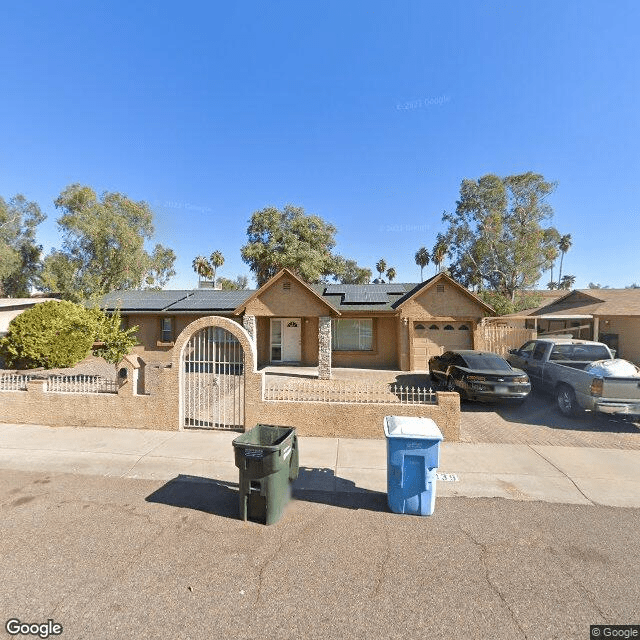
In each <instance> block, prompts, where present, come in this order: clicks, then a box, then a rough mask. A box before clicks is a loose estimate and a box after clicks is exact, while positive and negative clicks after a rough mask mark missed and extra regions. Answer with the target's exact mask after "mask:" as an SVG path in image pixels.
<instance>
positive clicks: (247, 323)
mask: <svg viewBox="0 0 640 640" xmlns="http://www.w3.org/2000/svg"><path fill="white" fill-rule="evenodd" d="M242 326H243V327H244V328H245V329H246V330H247V333H248V334H249V335H250V336H251V338H252V339H253V341H254V343H255V342H256V317H255V316H248V315H247V314H245V315H244V316H242Z"/></svg>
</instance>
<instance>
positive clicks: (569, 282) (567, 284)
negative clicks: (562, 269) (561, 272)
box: [560, 275, 576, 290]
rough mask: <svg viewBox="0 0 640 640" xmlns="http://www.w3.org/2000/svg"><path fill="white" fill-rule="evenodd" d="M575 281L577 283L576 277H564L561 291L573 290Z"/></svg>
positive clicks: (561, 281) (561, 282)
mask: <svg viewBox="0 0 640 640" xmlns="http://www.w3.org/2000/svg"><path fill="white" fill-rule="evenodd" d="M575 281H576V277H575V276H570V275H566V276H562V280H560V289H567V290H569V289H571V287H573V285H574V283H575Z"/></svg>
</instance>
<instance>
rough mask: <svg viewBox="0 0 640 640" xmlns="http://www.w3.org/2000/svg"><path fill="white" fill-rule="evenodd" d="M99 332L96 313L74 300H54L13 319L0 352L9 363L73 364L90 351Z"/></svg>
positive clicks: (0, 342)
mask: <svg viewBox="0 0 640 640" xmlns="http://www.w3.org/2000/svg"><path fill="white" fill-rule="evenodd" d="M96 333H97V323H96V316H95V314H91V313H88V312H87V310H86V309H85V308H84V307H83V306H81V305H78V304H74V303H72V302H65V301H53V300H51V301H48V302H41V303H39V304H36V305H35V306H33V307H32V308H31V309H28V310H27V311H25V312H24V313H21V314H20V315H19V316H18V317H17V318H14V319H13V320H12V321H11V323H10V324H9V331H8V333H7V335H6V336H5V337H4V338H3V339H2V340H0V351H1V352H2V355H3V356H4V359H5V361H6V363H7V364H8V365H9V366H15V367H18V368H24V369H34V368H36V367H45V368H46V369H52V368H57V367H71V366H73V365H74V364H76V363H78V362H80V360H83V359H84V358H85V357H86V356H87V355H88V354H89V351H90V349H91V346H92V345H93V342H94V340H95V337H96Z"/></svg>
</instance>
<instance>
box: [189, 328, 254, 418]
mask: <svg viewBox="0 0 640 640" xmlns="http://www.w3.org/2000/svg"><path fill="white" fill-rule="evenodd" d="M180 394H181V413H182V416H181V424H182V426H183V427H196V428H199V429H242V428H243V427H244V350H243V348H242V345H241V344H240V343H239V342H238V340H237V339H236V337H235V336H234V335H233V334H232V333H231V332H230V331H227V330H226V329H223V328H222V327H206V328H205V329H201V330H200V331H197V332H196V333H194V334H193V336H191V338H190V339H189V342H188V343H187V344H186V346H185V348H184V351H183V356H182V383H181V389H180Z"/></svg>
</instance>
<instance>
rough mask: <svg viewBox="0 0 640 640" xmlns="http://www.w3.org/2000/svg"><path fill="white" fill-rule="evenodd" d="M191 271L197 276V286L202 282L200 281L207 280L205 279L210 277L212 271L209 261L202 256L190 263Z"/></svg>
mask: <svg viewBox="0 0 640 640" xmlns="http://www.w3.org/2000/svg"><path fill="white" fill-rule="evenodd" d="M191 266H192V267H193V270H194V271H195V272H196V273H197V274H198V284H200V283H201V282H202V280H203V279H204V280H207V278H210V277H211V273H212V271H213V269H212V267H211V265H210V264H209V261H208V260H207V259H206V258H205V257H204V256H196V257H195V258H194V259H193V262H192V263H191Z"/></svg>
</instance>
